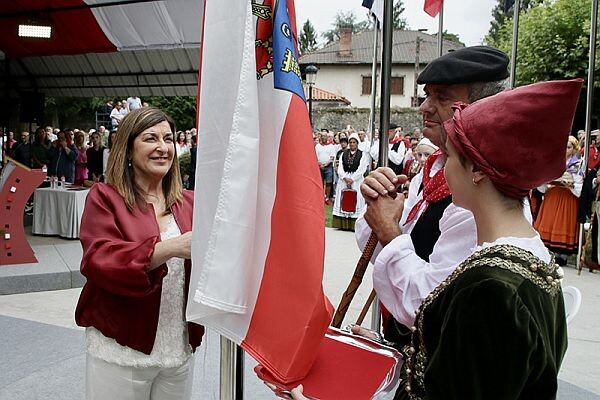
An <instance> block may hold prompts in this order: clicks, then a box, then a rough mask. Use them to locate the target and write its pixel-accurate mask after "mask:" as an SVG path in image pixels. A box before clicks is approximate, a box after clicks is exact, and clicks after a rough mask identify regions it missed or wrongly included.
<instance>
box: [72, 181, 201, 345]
mask: <svg viewBox="0 0 600 400" xmlns="http://www.w3.org/2000/svg"><path fill="white" fill-rule="evenodd" d="M193 196H194V195H193V192H191V191H184V198H183V201H182V202H181V203H177V204H175V205H174V206H173V216H174V217H175V221H176V222H177V225H178V226H179V229H180V230H181V233H185V232H188V231H190V230H191V229H192V209H193ZM80 239H81V245H82V246H83V258H82V260H81V273H82V274H83V275H84V276H85V277H86V278H87V283H86V284H85V286H84V287H83V290H82V292H81V296H80V297H79V302H78V303H77V308H76V309H75V321H76V322H77V325H79V326H85V327H87V326H93V327H94V328H96V329H98V330H99V331H100V332H102V334H103V335H104V336H106V337H110V338H113V339H115V340H116V341H117V342H118V343H119V344H121V345H123V346H127V347H131V348H132V349H135V350H138V351H141V352H142V353H146V354H150V353H151V352H152V347H153V346H154V340H155V338H156V328H157V326H158V313H159V309H160V295H161V290H162V280H163V278H164V277H165V276H166V275H167V265H166V264H163V265H161V266H159V267H158V268H155V269H153V270H152V271H150V272H148V271H147V269H146V268H147V267H148V265H149V264H150V258H151V257H152V253H153V251H154V245H155V244H156V242H158V241H160V229H159V227H158V224H157V222H156V217H155V216H154V210H153V208H152V206H148V209H147V210H146V211H145V212H144V211H142V210H141V209H140V208H136V209H135V210H134V212H133V213H132V212H130V211H129V210H128V209H127V206H126V205H125V201H124V200H123V198H122V197H121V195H119V193H117V192H116V191H115V190H114V189H113V188H112V187H111V186H109V185H107V184H103V183H97V184H95V185H94V186H92V188H91V189H90V192H89V194H88V196H87V199H86V203H85V209H84V212H83V217H82V220H81V230H80ZM190 273H191V261H190V260H185V298H186V299H187V294H188V289H189V284H190ZM188 333H189V342H190V345H191V346H192V349H194V350H195V349H196V347H198V346H199V345H200V343H201V342H202V336H203V335H204V327H203V326H201V325H197V324H193V323H188Z"/></svg>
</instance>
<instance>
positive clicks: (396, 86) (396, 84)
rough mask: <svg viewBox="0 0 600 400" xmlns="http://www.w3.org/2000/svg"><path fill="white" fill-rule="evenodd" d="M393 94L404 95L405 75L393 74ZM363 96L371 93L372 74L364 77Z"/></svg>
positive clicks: (391, 90) (391, 89)
mask: <svg viewBox="0 0 600 400" xmlns="http://www.w3.org/2000/svg"><path fill="white" fill-rule="evenodd" d="M390 92H391V94H396V95H400V96H403V95H404V77H403V76H392V81H391V88H390ZM361 93H362V95H363V96H369V95H370V94H371V76H364V75H363V77H362V91H361Z"/></svg>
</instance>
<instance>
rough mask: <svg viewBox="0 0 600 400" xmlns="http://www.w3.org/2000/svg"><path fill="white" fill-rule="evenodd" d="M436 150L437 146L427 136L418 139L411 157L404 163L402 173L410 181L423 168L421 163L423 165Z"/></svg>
mask: <svg viewBox="0 0 600 400" xmlns="http://www.w3.org/2000/svg"><path fill="white" fill-rule="evenodd" d="M437 150H438V147H437V146H436V145H435V144H433V143H432V142H431V140H429V139H427V138H423V139H421V140H419V143H418V144H417V145H416V146H415V149H414V151H413V152H412V154H413V157H412V158H411V159H410V160H407V161H406V163H404V169H403V170H402V174H403V175H406V177H407V178H408V180H409V181H410V180H411V179H412V178H414V177H415V176H416V175H417V174H418V173H419V172H421V169H423V165H425V161H427V159H428V158H429V156H430V155H432V154H433V153H435V152H436V151H437Z"/></svg>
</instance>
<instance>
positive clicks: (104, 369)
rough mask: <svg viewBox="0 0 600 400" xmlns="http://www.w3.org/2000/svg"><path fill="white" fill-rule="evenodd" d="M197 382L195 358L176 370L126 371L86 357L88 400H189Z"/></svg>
mask: <svg viewBox="0 0 600 400" xmlns="http://www.w3.org/2000/svg"><path fill="white" fill-rule="evenodd" d="M193 380H194V357H193V356H192V357H190V358H189V360H188V361H187V362H186V363H185V364H183V365H182V366H180V367H175V368H160V367H148V368H136V367H123V366H121V365H117V364H113V363H109V362H106V361H104V360H101V359H99V358H96V357H93V356H90V355H89V354H88V355H87V357H86V385H85V398H86V399H87V400H107V399H110V400H189V399H190V397H191V395H192V383H193Z"/></svg>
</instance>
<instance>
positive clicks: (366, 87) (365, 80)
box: [362, 76, 372, 95]
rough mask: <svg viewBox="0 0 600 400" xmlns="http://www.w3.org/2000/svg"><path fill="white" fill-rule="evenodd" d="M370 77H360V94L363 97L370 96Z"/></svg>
mask: <svg viewBox="0 0 600 400" xmlns="http://www.w3.org/2000/svg"><path fill="white" fill-rule="evenodd" d="M371 85H372V83H371V77H370V76H363V77H362V94H363V95H370V94H371Z"/></svg>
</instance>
